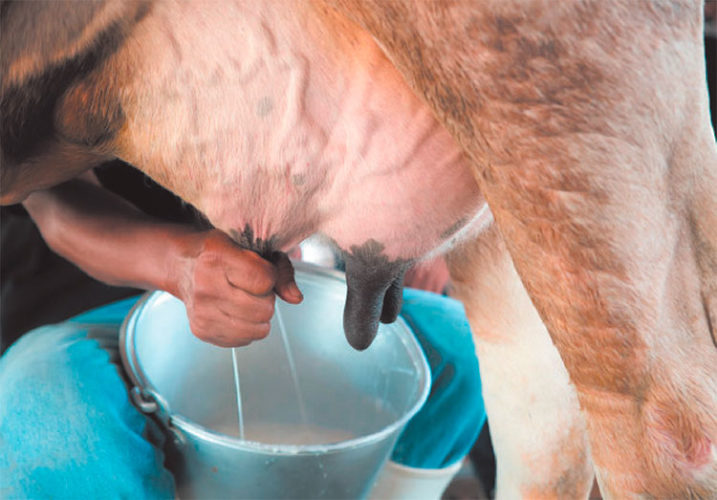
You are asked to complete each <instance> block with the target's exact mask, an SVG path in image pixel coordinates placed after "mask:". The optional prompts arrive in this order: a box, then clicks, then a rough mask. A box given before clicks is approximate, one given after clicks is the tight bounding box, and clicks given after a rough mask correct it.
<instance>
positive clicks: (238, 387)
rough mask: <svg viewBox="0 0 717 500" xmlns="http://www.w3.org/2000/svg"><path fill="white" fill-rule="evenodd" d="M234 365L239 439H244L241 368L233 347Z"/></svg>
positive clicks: (235, 349)
mask: <svg viewBox="0 0 717 500" xmlns="http://www.w3.org/2000/svg"><path fill="white" fill-rule="evenodd" d="M232 363H233V364H234V386H235V387H236V392H237V417H238V418H239V439H244V416H243V415H242V411H241V387H240V386H239V366H238V365H237V348H236V347H232Z"/></svg>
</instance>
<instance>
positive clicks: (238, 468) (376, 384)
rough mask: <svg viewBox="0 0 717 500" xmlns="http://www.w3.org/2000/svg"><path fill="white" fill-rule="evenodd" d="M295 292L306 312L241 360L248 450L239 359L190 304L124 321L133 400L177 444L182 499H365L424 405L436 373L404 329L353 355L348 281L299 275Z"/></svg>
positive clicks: (300, 270) (142, 309)
mask: <svg viewBox="0 0 717 500" xmlns="http://www.w3.org/2000/svg"><path fill="white" fill-rule="evenodd" d="M296 280H297V283H298V285H299V287H300V288H301V290H302V292H303V294H304V302H303V303H302V304H300V305H298V306H291V305H288V304H286V303H283V302H281V301H280V300H277V308H278V311H279V313H278V316H280V318H277V314H275V316H274V319H273V320H272V331H271V333H270V334H269V336H268V337H267V338H266V339H265V340H262V341H260V342H255V343H253V344H251V345H250V346H247V347H242V348H239V349H237V350H236V361H237V368H238V373H239V377H238V378H239V386H240V389H241V390H240V392H241V398H240V400H241V403H242V415H243V428H244V439H240V438H239V417H238V412H237V389H236V386H235V377H234V369H233V360H232V350H231V349H223V348H219V347H215V346H212V345H210V344H206V343H203V342H201V341H199V340H197V339H196V338H195V337H194V336H193V335H192V334H191V332H190V330H189V324H188V320H187V316H186V311H185V309H184V305H183V303H182V302H181V301H179V300H177V299H176V298H174V297H172V296H171V295H169V294H167V293H164V292H154V293H150V294H147V295H146V296H145V297H144V298H143V299H142V300H140V302H138V303H137V305H136V306H135V308H134V309H133V310H132V312H131V313H130V314H129V316H128V317H127V319H126V320H125V323H124V324H123V326H122V333H121V334H122V338H121V341H120V346H121V354H122V361H123V363H124V366H125V368H126V370H127V372H128V374H129V376H130V378H131V379H132V381H133V383H134V387H133V389H132V391H131V395H132V398H133V400H134V402H135V404H136V405H137V407H138V408H139V409H140V410H142V411H143V412H145V413H149V414H153V415H154V416H155V418H156V419H157V420H158V421H159V422H160V423H161V424H162V425H163V426H164V428H165V429H166V431H167V432H168V434H169V435H170V437H171V439H169V440H168V444H167V447H166V450H165V451H166V453H167V456H168V465H169V467H170V469H171V470H172V472H173V474H174V477H175V480H176V482H177V493H178V495H179V496H180V497H181V498H361V497H365V496H366V495H367V494H368V492H369V491H370V488H371V486H372V485H373V482H374V480H375V479H376V475H377V473H378V471H379V470H380V469H381V467H382V465H383V464H384V463H385V461H386V459H387V458H388V456H389V455H390V453H391V450H392V449H393V446H394V444H395V441H396V439H397V438H398V435H399V434H400V432H401V430H402V429H403V427H404V425H405V424H406V422H407V421H408V420H409V419H410V418H411V417H412V416H413V415H414V414H415V413H416V412H417V411H418V409H419V408H420V407H421V405H423V403H424V401H425V399H426V397H427V395H428V390H429V386H430V372H429V369H428V366H427V364H426V361H425V358H424V356H423V353H422V351H421V348H420V346H419V345H418V343H417V342H416V340H415V339H414V336H413V334H412V333H411V331H410V330H409V329H408V327H407V326H406V324H405V323H404V322H403V321H402V320H400V319H399V320H398V321H397V322H395V323H393V324H391V325H381V327H380V330H379V334H378V336H377V339H376V341H375V342H374V343H373V344H372V345H371V347H370V348H369V349H367V350H366V351H363V352H357V351H354V350H353V349H352V348H351V347H349V345H348V343H347V342H346V340H345V338H344V335H343V329H342V314H343V304H344V300H345V297H346V284H345V280H344V277H343V274H341V273H338V272H335V271H329V270H325V269H322V268H318V267H315V266H311V265H307V264H302V263H297V264H296ZM279 320H281V322H282V323H283V326H284V328H285V331H286V335H285V337H284V336H282V334H281V331H280V328H279V326H280V325H279ZM284 338H285V339H286V340H284ZM292 365H293V366H295V370H294V372H293V373H292V369H291V366H292ZM297 389H298V390H297Z"/></svg>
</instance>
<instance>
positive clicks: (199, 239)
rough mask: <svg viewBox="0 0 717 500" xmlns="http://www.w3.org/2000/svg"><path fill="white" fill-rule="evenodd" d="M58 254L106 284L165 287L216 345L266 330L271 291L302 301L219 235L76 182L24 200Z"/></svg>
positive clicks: (280, 263)
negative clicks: (155, 214)
mask: <svg viewBox="0 0 717 500" xmlns="http://www.w3.org/2000/svg"><path fill="white" fill-rule="evenodd" d="M23 204H24V206H25V208H26V209H27V211H28V212H29V213H30V216H31V217H32V218H33V220H34V221H35V223H36V224H37V226H38V228H39V229H40V232H41V233H42V235H43V238H44V239H45V241H46V242H47V243H48V245H49V246H50V247H51V248H52V249H53V250H54V251H55V252H57V253H58V254H60V255H62V256H63V257H65V258H67V259H68V260H70V261H72V262H73V263H75V264H76V265H77V266H78V267H80V268H81V269H83V270H84V271H85V272H87V273H88V274H89V275H91V276H93V277H95V278H97V279H99V280H101V281H104V282H106V283H109V284H112V285H122V286H134V287H138V288H145V289H161V290H166V291H168V292H169V293H171V294H172V295H174V296H176V297H178V298H179V299H181V300H182V301H183V302H184V303H185V305H186V306H187V313H188V315H189V320H190V325H191V328H192V332H193V333H194V334H195V335H196V336H197V337H199V338H200V339H202V340H205V341H207V342H211V343H213V344H216V345H220V346H238V345H245V344H248V343H249V342H251V341H252V340H256V339H260V338H263V337H265V336H266V335H267V334H268V333H269V321H270V319H271V316H272V314H273V311H274V300H275V298H274V294H275V293H276V294H277V295H279V296H280V297H281V298H283V299H284V300H286V301H287V302H290V303H298V302H300V301H301V293H300V292H299V290H298V288H297V287H296V283H295V282H294V279H293V268H292V266H291V263H290V262H289V260H288V258H287V257H286V256H285V255H283V254H281V256H279V257H278V259H277V262H276V264H272V263H270V262H268V261H266V260H264V259H262V258H261V257H260V256H259V255H257V254H256V253H254V252H251V251H249V250H244V249H242V248H239V247H238V246H237V245H236V244H235V243H234V242H233V241H232V240H231V239H229V238H228V237H227V236H226V235H225V234H224V233H222V232H220V231H217V230H209V231H201V230H197V229H195V228H194V227H192V226H189V225H183V224H172V223H165V222H163V221H161V220H158V219H155V218H152V217H149V216H147V215H145V214H143V213H142V212H140V211H139V210H137V209H136V208H135V207H134V206H132V205H130V204H129V203H127V202H126V201H124V200H123V199H122V198H120V197H118V196H116V195H114V194H113V193H110V192H109V191H107V190H105V189H103V188H101V187H99V186H96V185H94V184H92V183H91V182H88V181H86V180H80V179H75V180H72V181H69V182H67V183H64V184H61V185H59V186H55V187H53V188H51V189H47V190H44V191H37V192H34V193H33V194H31V195H30V196H29V197H28V198H27V199H26V200H25V202H24V203H23Z"/></svg>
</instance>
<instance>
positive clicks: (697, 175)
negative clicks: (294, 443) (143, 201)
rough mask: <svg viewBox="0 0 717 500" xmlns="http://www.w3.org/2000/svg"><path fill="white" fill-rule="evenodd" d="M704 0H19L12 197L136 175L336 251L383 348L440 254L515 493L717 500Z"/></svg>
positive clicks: (712, 169) (249, 239) (714, 190)
mask: <svg viewBox="0 0 717 500" xmlns="http://www.w3.org/2000/svg"><path fill="white" fill-rule="evenodd" d="M702 15H703V14H702V4H701V2H699V1H687V0H669V1H667V0H666V1H659V2H658V1H655V2H652V1H647V0H644V1H640V2H634V1H630V0H605V1H601V2H597V1H595V2H591V1H577V0H571V1H567V2H559V3H558V2H551V1H549V0H522V1H521V0H502V1H498V0H485V1H480V2H478V1H471V0H454V1H446V2H432V3H421V4H416V3H415V2H412V1H410V0H392V1H390V2H382V1H379V0H362V1H360V2H358V1H355V0H307V1H306V2H302V3H298V2H292V1H290V0H277V1H274V2H265V3H261V2H255V1H241V0H236V1H232V2H222V3H216V4H208V3H191V2H172V1H149V0H145V1H143V0H136V1H127V2H121V1H109V0H108V1H99V2H93V3H82V4H76V3H72V2H68V3H64V2H52V3H39V2H32V3H31V2H27V3H24V2H5V3H3V4H2V26H1V27H2V32H3V40H2V62H1V63H0V66H1V72H2V83H1V89H2V100H1V102H0V111H1V112H2V129H1V130H0V139H2V171H1V176H0V181H1V184H0V201H1V202H2V203H3V204H9V203H17V202H20V201H22V200H23V199H24V198H25V197H26V196H27V195H28V194H29V193H31V192H33V191H35V190H39V189H43V188H47V187H50V186H53V185H55V184H57V183H59V182H62V181H63V180H66V179H69V178H71V177H74V176H76V175H79V174H81V173H82V172H84V171H86V170H88V169H89V168H91V167H93V166H95V165H97V164H98V163H100V162H102V161H105V160H108V159H113V158H120V159H122V160H124V161H126V162H128V163H130V164H132V165H135V166H136V167H137V168H139V169H141V170H142V171H143V172H145V173H146V174H147V175H149V176H150V177H152V178H153V179H154V180H156V181H157V182H159V183H160V184H162V185H163V186H165V187H166V188H168V189H170V190H171V191H173V192H174V193H176V194H178V195H179V196H181V197H182V198H183V199H184V200H186V201H187V202H189V203H192V204H193V205H194V206H196V207H197V208H198V209H199V210H201V211H202V212H203V214H204V215H205V216H206V217H207V218H208V220H209V221H211V223H212V224H213V225H214V226H215V227H216V228H218V229H220V230H222V231H224V232H225V233H226V234H228V235H231V236H232V238H233V239H234V240H235V241H237V242H239V243H241V244H242V245H244V246H246V247H248V248H251V249H253V250H256V251H257V252H259V253H261V254H263V255H267V254H269V253H271V252H272V251H276V250H286V249H288V248H290V247H292V246H293V245H295V244H296V243H298V242H299V241H301V240H302V239H303V238H305V237H306V236H308V235H310V234H312V233H317V232H318V233H322V234H323V235H325V236H326V237H327V238H328V239H330V240H331V241H332V242H333V243H334V244H335V245H336V246H337V247H338V248H339V249H340V250H341V251H342V252H343V253H344V257H345V260H346V271H347V283H348V288H349V292H348V295H347V303H346V310H345V330H346V335H347V338H348V340H349V342H350V343H351V344H352V345H353V346H354V347H356V348H358V349H363V348H365V347H367V346H368V345H369V344H370V342H371V340H372V339H373V336H374V335H375V332H376V327H377V324H378V322H379V321H391V320H393V319H395V316H396V314H397V312H398V309H399V307H400V303H399V301H398V297H400V289H401V281H402V274H403V272H404V271H405V269H406V268H407V267H408V265H410V263H412V262H414V261H416V260H420V259H422V258H425V257H426V256H429V257H430V256H433V255H436V254H440V253H446V255H447V260H448V262H449V267H450V269H451V275H452V278H453V280H454V282H455V283H456V289H457V290H456V293H457V294H458V296H459V297H460V298H461V299H462V300H463V302H464V304H465V306H466V311H467V313H468V316H469V319H470V322H471V327H472V330H473V332H474V336H475V338H476V345H477V353H478V355H479V358H480V360H481V377H482V379H483V387H484V397H485V400H486V405H487V411H488V417H489V419H490V421H491V430H492V433H493V435H494V440H495V448H496V453H497V457H498V478H497V482H498V486H497V488H498V495H499V496H505V497H513V496H528V497H542V496H546V497H550V496H561V497H571V498H572V497H578V496H585V495H586V494H587V492H588V491H589V488H590V485H591V483H592V480H593V475H596V477H597V480H598V483H599V485H600V489H601V491H602V492H603V494H605V495H606V496H609V497H623V496H633V495H634V496H654V497H682V496H688V497H709V496H713V495H714V494H715V492H717V369H716V368H715V367H717V340H716V339H715V325H716V324H717V147H716V146H715V139H714V134H713V131H712V129H711V125H710V121H709V114H708V97H707V91H706V86H705V84H704V82H705V69H704V58H703V47H702V23H703V19H702Z"/></svg>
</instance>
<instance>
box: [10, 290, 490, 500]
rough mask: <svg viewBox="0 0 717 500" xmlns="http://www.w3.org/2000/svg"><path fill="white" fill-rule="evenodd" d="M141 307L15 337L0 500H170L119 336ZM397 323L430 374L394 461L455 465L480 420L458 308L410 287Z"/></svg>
mask: <svg viewBox="0 0 717 500" xmlns="http://www.w3.org/2000/svg"><path fill="white" fill-rule="evenodd" d="M136 300H137V298H133V299H127V300H123V301H120V302H116V303H114V304H110V305H107V306H103V307H100V308H98V309H95V310H92V311H89V312H87V313H84V314H81V315H80V316H77V317H75V318H73V319H72V320H69V321H66V322H64V323H60V324H57V325H50V326H44V327H41V328H37V329H35V330H33V331H32V332H30V333H28V334H26V335H25V336H23V337H22V338H21V339H20V340H19V341H18V342H16V343H15V345H13V346H12V347H11V348H10V349H9V350H8V351H7V352H6V353H5V355H3V357H2V358H0V498H50V497H53V498H97V499H99V498H118V497H120V498H133V499H140V498H173V497H174V481H173V478H172V475H171V473H170V472H169V471H168V470H167V469H166V468H165V467H164V455H163V453H162V444H163V443H162V433H161V432H159V430H158V429H157V428H156V427H155V424H154V422H153V421H152V420H150V419H148V418H146V417H145V416H144V415H142V414H141V413H140V412H139V411H138V410H136V409H135V408H134V407H133V406H132V404H131V403H130V401H129V397H128V392H127V386H126V384H125V381H124V377H123V372H122V368H121V366H120V362H119V351H118V331H119V326H120V324H121V322H122V320H123V319H124V317H125V316H126V314H127V313H128V311H129V309H130V308H131V307H132V305H133V304H134V302H135V301H136ZM404 301H405V302H404V307H403V310H402V316H403V318H404V319H405V320H406V321H407V322H408V323H409V325H410V326H411V328H412V329H413V331H414V333H415V334H416V336H417V338H418V340H419V341H420V343H421V345H422V347H423V349H424V352H425V353H426V357H427V359H428V362H429V365H430V367H431V372H432V377H433V384H432V387H431V393H430V396H429V398H428V400H427V402H426V404H425V405H424V407H423V408H422V409H421V411H419V412H418V413H417V414H416V415H415V416H414V418H413V419H412V420H411V421H410V422H409V423H408V425H407V426H406V428H405V430H404V432H403V434H402V435H401V437H400V438H399V441H398V443H397V445H396V447H395V449H394V452H393V456H392V459H393V460H394V461H396V462H398V463H401V464H403V465H407V466H410V467H423V468H441V467H445V466H448V465H451V464H452V463H455V462H456V461H457V460H460V459H461V458H463V457H464V456H465V455H466V454H467V453H468V451H469V450H470V447H471V445H472V444H473V442H474V441H475V439H476V437H477V435H478V432H479V431H480V428H481V426H482V425H483V422H484V421H485V410H484V407H483V400H482V398H481V392H480V378H479V374H478V363H477V360H476V359H475V355H474V347H473V342H472V340H471V335H470V329H469V327H468V322H467V320H466V317H465V313H464V311H463V306H462V305H461V304H460V303H459V302H457V301H455V300H453V299H450V298H446V297H442V296H439V295H435V294H432V293H429V292H423V291H418V290H410V289H407V290H406V291H405V293H404Z"/></svg>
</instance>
